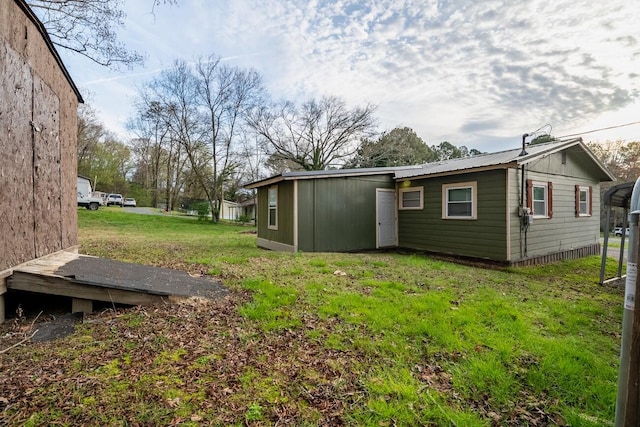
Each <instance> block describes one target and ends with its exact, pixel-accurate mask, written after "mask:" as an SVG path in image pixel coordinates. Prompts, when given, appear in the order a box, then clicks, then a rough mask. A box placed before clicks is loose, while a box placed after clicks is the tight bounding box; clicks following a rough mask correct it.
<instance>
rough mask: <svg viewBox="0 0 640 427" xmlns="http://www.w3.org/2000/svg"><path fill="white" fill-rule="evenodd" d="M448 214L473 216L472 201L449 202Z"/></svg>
mask: <svg viewBox="0 0 640 427" xmlns="http://www.w3.org/2000/svg"><path fill="white" fill-rule="evenodd" d="M447 207H448V212H447V215H448V216H471V213H472V212H471V202H465V203H449V205H448V206H447Z"/></svg>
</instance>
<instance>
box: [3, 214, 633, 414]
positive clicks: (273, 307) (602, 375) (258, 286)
mask: <svg viewBox="0 0 640 427" xmlns="http://www.w3.org/2000/svg"><path fill="white" fill-rule="evenodd" d="M78 216H79V227H80V244H81V252H82V253H87V254H91V255H98V256H103V257H111V258H115V259H119V260H123V261H131V262H138V263H143V264H150V265H157V266H165V267H170V268H177V269H183V270H186V271H189V272H190V273H192V274H206V275H211V276H213V277H215V278H218V279H220V280H222V281H223V282H224V283H225V285H226V286H228V287H229V288H230V289H231V290H232V295H231V296H230V297H229V298H227V299H225V300H223V301H217V302H213V303H206V302H198V301H194V302H192V303H189V304H180V305H172V306H170V305H160V306H154V307H137V308H129V309H117V310H112V309H109V310H106V311H102V312H99V313H95V314H93V315H91V316H89V317H88V318H85V322H84V323H83V324H82V325H80V326H79V327H78V328H77V331H76V333H75V334H73V335H71V336H69V337H67V338H65V339H63V340H60V341H57V342H53V343H41V344H27V345H21V346H18V347H15V348H13V349H11V350H9V351H7V352H4V353H2V354H0V378H1V380H0V411H1V412H0V420H1V419H4V421H0V424H2V423H3V422H5V423H6V424H8V425H54V424H56V425H58V424H59V425H96V426H97V425H185V426H189V425H191V426H197V425H251V426H259V425H265V426H266V425H275V424H278V425H296V426H298V425H372V426H395V425H398V426H416V425H427V426H523V425H531V426H546V425H561V426H564V425H571V426H601V425H612V420H613V418H614V410H615V408H614V406H615V400H616V384H617V374H618V357H619V348H620V331H621V319H622V307H623V290H622V289H619V288H612V287H601V286H599V285H598V284H597V280H598V274H599V265H600V259H599V258H598V257H591V258H587V259H582V260H574V261H568V262H564V263H556V264H551V265H546V266H543V267H529V268H507V269H496V268H492V269H486V268H478V267H471V266H464V265H458V264H454V263H451V262H447V261H444V260H440V259H436V258H433V257H430V256H425V255H422V254H412V253H404V254H396V253H366V254H330V253H314V254H310V253H309V254H307V253H298V254H287V253H278V252H270V251H265V250H261V249H258V248H256V243H255V241H256V236H255V235H254V234H249V233H246V232H247V231H249V230H251V228H248V227H240V226H233V225H224V224H221V225H215V224H210V223H204V222H199V221H194V220H192V219H186V218H180V217H171V216H146V215H135V214H131V213H126V212H122V211H121V210H120V209H100V210H99V211H95V212H91V211H87V210H84V209H80V210H78ZM610 273H611V274H613V271H612V272H610ZM29 325H30V320H25V319H17V320H15V321H9V322H7V323H6V324H5V325H4V326H3V332H2V333H3V334H4V336H5V339H3V340H2V341H0V343H2V345H1V346H0V350H2V349H4V348H6V347H8V346H9V345H10V344H11V343H12V342H11V339H10V338H6V337H11V336H17V335H16V334H17V332H16V331H20V330H25V329H28V327H29ZM21 328H22V329H21ZM12 331H13V332H12ZM12 333H13V335H12ZM5 344H6V345H5Z"/></svg>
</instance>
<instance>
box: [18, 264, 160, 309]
mask: <svg viewBox="0 0 640 427" xmlns="http://www.w3.org/2000/svg"><path fill="white" fill-rule="evenodd" d="M7 288H8V289H16V290H21V291H29V292H37V293H42V294H49V295H61V296H67V297H72V298H83V299H88V300H95V301H106V302H114V303H119V304H129V305H151V304H155V303H157V302H160V301H163V299H166V297H163V296H160V295H153V294H149V293H140V292H132V291H125V290H122V289H110V288H104V287H100V286H91V285H86V284H78V283H72V282H71V281H70V280H69V279H68V278H66V277H62V276H42V275H39V274H32V273H27V272H23V271H15V272H14V273H13V275H12V276H11V277H9V278H8V280H7Z"/></svg>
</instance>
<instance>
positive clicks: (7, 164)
mask: <svg viewBox="0 0 640 427" xmlns="http://www.w3.org/2000/svg"><path fill="white" fill-rule="evenodd" d="M0 73H1V76H0V77H1V78H0V144H1V146H2V153H3V155H2V157H0V188H1V189H2V190H1V191H2V197H1V198H0V212H1V213H0V215H1V220H0V239H1V241H2V244H1V246H2V251H0V295H1V294H2V293H4V291H5V290H6V288H5V286H4V281H3V278H4V277H5V276H7V275H8V274H9V273H10V269H11V267H14V266H16V265H18V264H21V263H24V262H26V261H30V260H32V259H35V258H39V257H42V256H45V255H48V254H51V253H54V252H57V251H60V250H63V249H68V248H72V247H74V246H75V245H77V212H76V200H75V198H76V190H75V188H76V170H77V166H76V162H77V159H76V144H77V107H78V103H81V102H83V100H82V96H81V95H80V92H79V91H78V89H77V87H76V86H75V84H74V83H73V81H72V80H71V77H70V76H69V73H68V72H67V70H66V68H65V66H64V64H63V63H62V61H61V59H60V56H59V55H58V53H57V52H56V50H55V48H54V46H53V44H52V43H51V40H50V39H49V36H48V35H47V32H46V30H45V29H44V27H43V25H42V23H41V22H40V21H39V20H38V18H37V17H36V15H35V14H34V13H33V11H32V10H31V9H30V8H29V7H28V6H27V4H26V3H25V2H24V1H23V0H3V1H2V2H0ZM0 314H1V313H0Z"/></svg>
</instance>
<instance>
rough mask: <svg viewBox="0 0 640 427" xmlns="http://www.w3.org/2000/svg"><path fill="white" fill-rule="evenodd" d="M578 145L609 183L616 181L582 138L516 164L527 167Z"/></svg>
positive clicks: (533, 155)
mask: <svg viewBox="0 0 640 427" xmlns="http://www.w3.org/2000/svg"><path fill="white" fill-rule="evenodd" d="M576 145H579V146H580V147H581V148H582V149H583V150H584V152H585V153H586V154H587V155H588V156H589V158H590V159H591V160H592V161H593V162H594V163H595V164H596V165H597V166H598V167H599V168H600V170H601V172H602V173H603V176H605V177H606V178H608V181H615V180H616V177H615V175H613V174H612V173H611V171H609V169H608V168H607V167H606V166H605V165H604V163H602V162H601V161H600V159H598V158H597V157H596V156H595V154H593V152H592V151H591V150H590V149H589V147H587V145H586V144H585V143H584V141H582V138H576V139H571V140H567V141H566V144H562V145H557V146H554V147H552V148H550V149H549V150H545V151H543V152H540V153H536V154H530V155H526V156H523V157H520V158H517V159H516V162H517V163H518V166H521V165H526V164H528V163H530V162H532V161H535V160H539V159H542V158H544V157H547V156H550V155H552V154H555V153H558V152H560V151H563V150H566V149H567V148H571V147H574V146H576ZM604 181H607V179H605V180H604Z"/></svg>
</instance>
